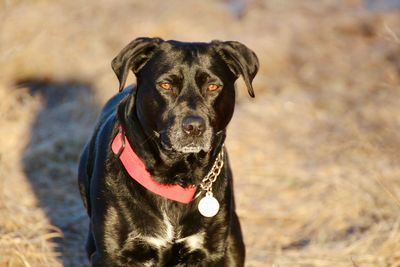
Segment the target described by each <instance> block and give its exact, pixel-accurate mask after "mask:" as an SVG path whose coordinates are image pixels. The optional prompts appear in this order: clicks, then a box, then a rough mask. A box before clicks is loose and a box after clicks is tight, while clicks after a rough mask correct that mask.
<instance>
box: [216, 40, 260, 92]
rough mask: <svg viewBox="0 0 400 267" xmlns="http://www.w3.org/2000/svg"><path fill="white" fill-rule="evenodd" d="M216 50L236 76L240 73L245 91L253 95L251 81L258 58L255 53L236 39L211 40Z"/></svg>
mask: <svg viewBox="0 0 400 267" xmlns="http://www.w3.org/2000/svg"><path fill="white" fill-rule="evenodd" d="M211 44H212V45H214V46H215V48H216V51H217V52H218V54H219V55H220V56H221V57H222V59H223V60H224V61H225V62H226V64H227V65H228V67H229V69H230V70H231V71H232V72H233V73H234V74H235V75H236V76H237V77H239V75H242V77H243V80H244V82H245V84H246V86H247V91H248V92H249V95H250V96H251V97H254V96H255V95H254V90H253V86H252V82H253V79H254V77H255V76H256V74H257V71H258V66H259V63H258V58H257V56H256V54H255V53H254V52H253V51H252V50H250V49H249V48H248V47H246V46H245V45H244V44H242V43H239V42H236V41H227V42H221V41H212V42H211Z"/></svg>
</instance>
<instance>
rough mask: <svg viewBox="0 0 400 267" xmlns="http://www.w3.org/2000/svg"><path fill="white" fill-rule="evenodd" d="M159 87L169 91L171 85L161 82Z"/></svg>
mask: <svg viewBox="0 0 400 267" xmlns="http://www.w3.org/2000/svg"><path fill="white" fill-rule="evenodd" d="M160 87H161V88H162V89H164V90H171V89H172V84H170V83H167V82H163V83H160Z"/></svg>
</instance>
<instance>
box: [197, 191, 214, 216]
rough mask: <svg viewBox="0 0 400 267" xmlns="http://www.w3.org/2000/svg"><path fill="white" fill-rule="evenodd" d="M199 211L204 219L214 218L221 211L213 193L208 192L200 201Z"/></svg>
mask: <svg viewBox="0 0 400 267" xmlns="http://www.w3.org/2000/svg"><path fill="white" fill-rule="evenodd" d="M198 209H199V212H200V214H201V215H203V216H204V217H214V216H215V215H216V214H217V213H218V211H219V203H218V200H217V199H216V198H215V197H213V194H212V193H211V192H207V193H206V195H205V196H204V197H203V198H202V199H201V200H200V202H199V206H198Z"/></svg>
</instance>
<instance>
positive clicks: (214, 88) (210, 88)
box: [207, 84, 221, 91]
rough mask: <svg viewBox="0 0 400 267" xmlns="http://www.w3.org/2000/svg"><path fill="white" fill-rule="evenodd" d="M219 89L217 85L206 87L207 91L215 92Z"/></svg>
mask: <svg viewBox="0 0 400 267" xmlns="http://www.w3.org/2000/svg"><path fill="white" fill-rule="evenodd" d="M219 88H221V86H220V85H217V84H209V85H208V87H207V90H208V91H216V90H218V89H219Z"/></svg>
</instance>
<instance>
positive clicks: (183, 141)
mask: <svg viewBox="0 0 400 267" xmlns="http://www.w3.org/2000/svg"><path fill="white" fill-rule="evenodd" d="M155 135H156V136H157V137H158V138H159V141H160V144H161V147H162V148H163V149H165V150H167V151H170V152H178V153H185V154H187V153H200V152H201V151H204V152H208V151H210V148H211V141H212V140H211V138H212V135H211V133H210V134H207V135H206V136H202V137H196V138H185V137H184V136H182V135H181V134H179V133H177V134H168V133H167V132H161V133H156V134H155Z"/></svg>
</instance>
